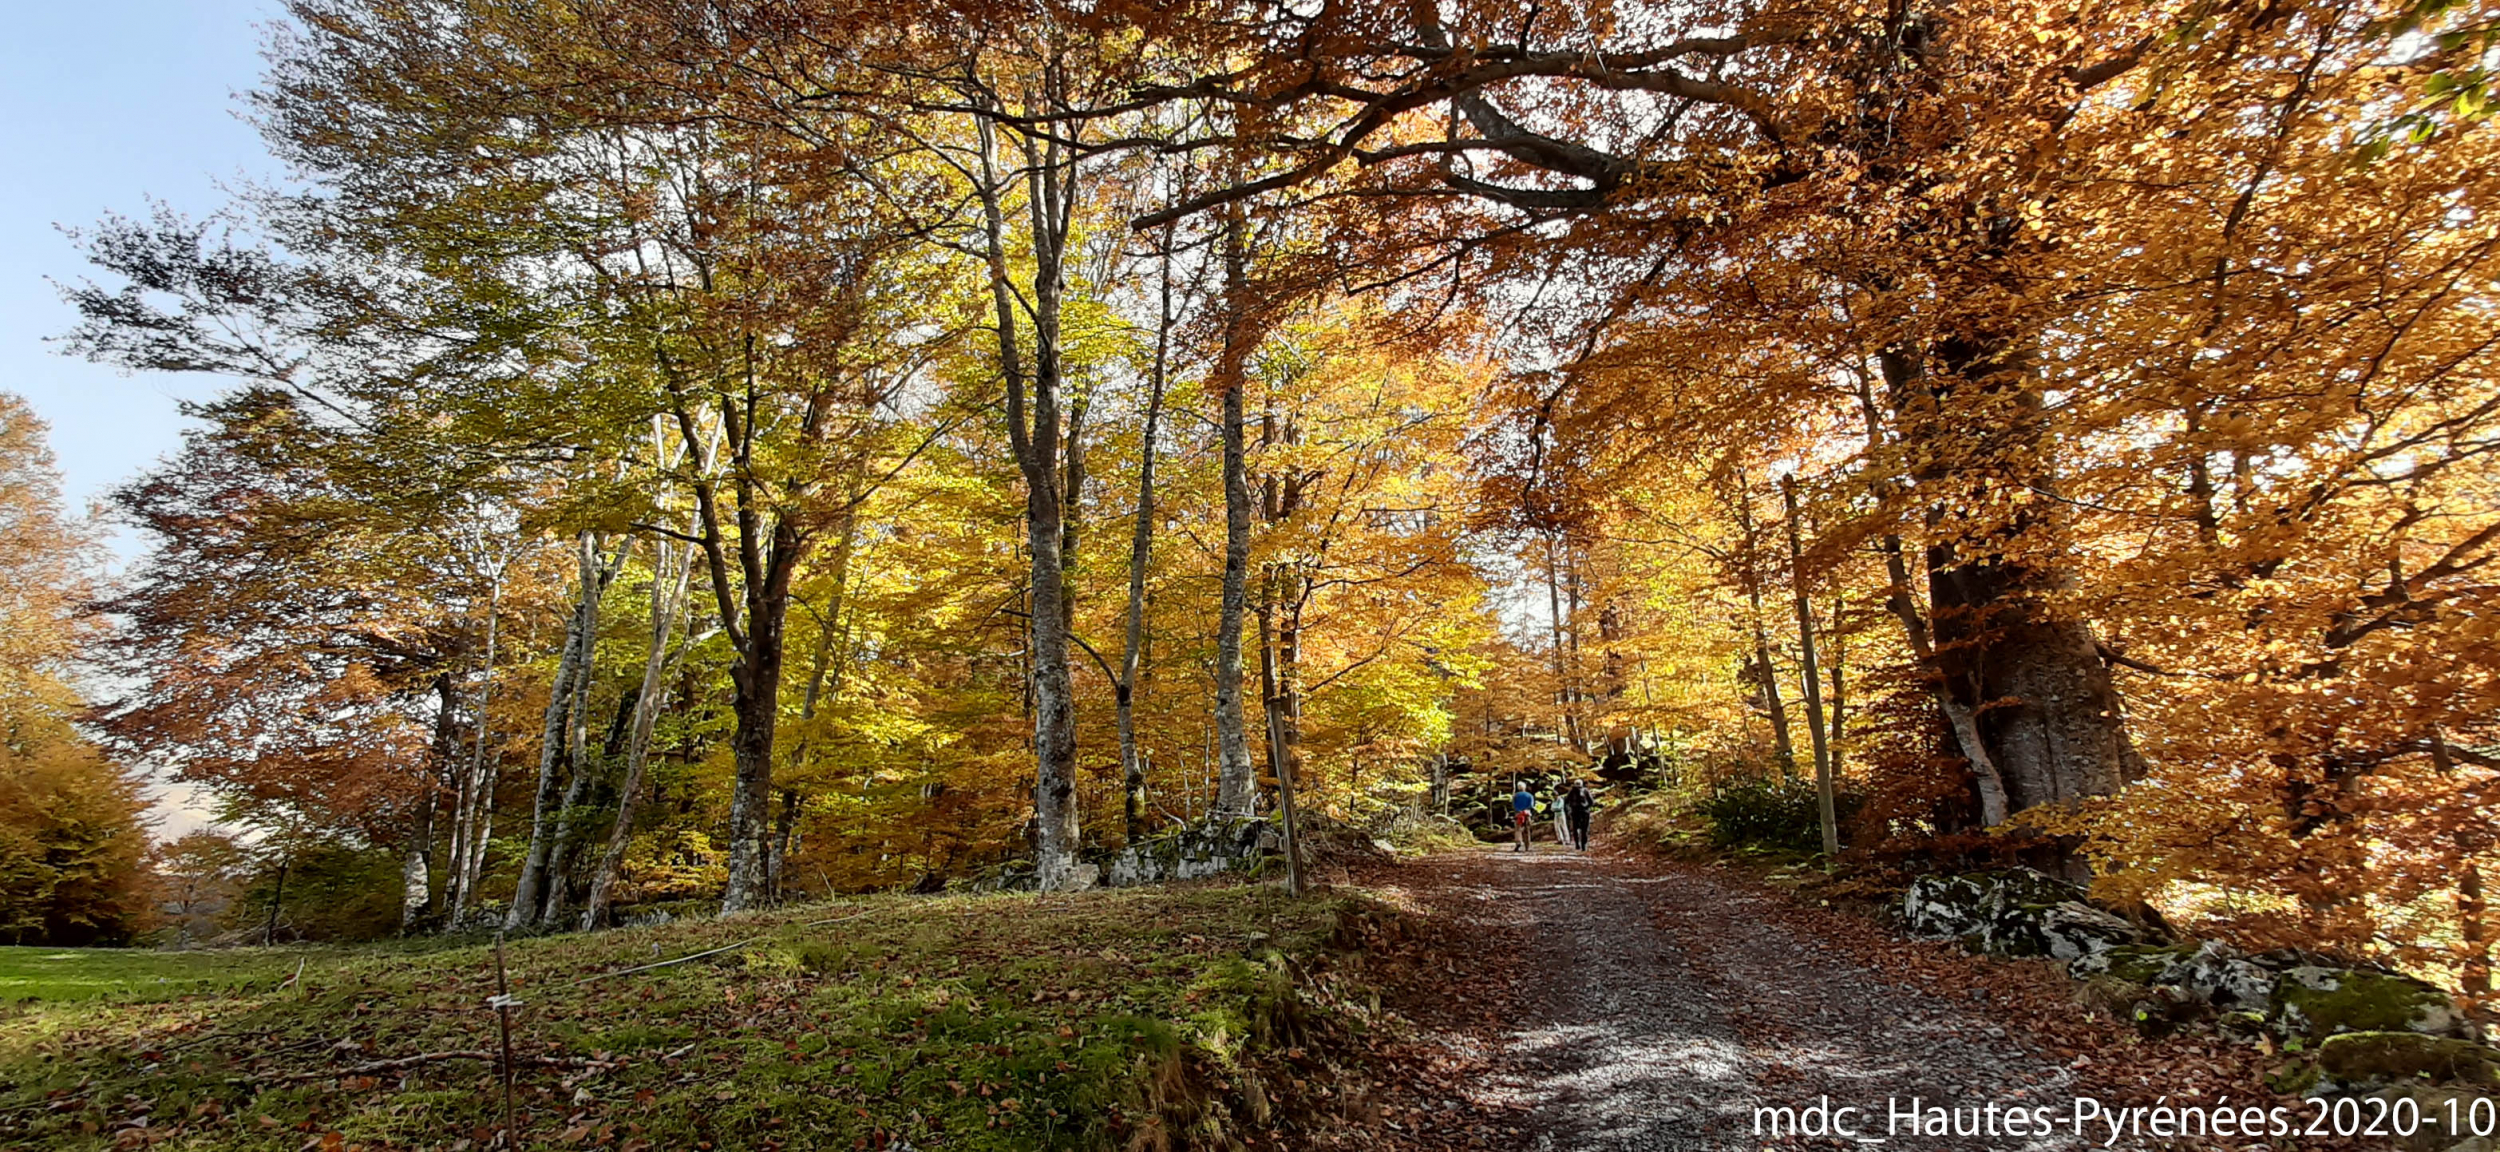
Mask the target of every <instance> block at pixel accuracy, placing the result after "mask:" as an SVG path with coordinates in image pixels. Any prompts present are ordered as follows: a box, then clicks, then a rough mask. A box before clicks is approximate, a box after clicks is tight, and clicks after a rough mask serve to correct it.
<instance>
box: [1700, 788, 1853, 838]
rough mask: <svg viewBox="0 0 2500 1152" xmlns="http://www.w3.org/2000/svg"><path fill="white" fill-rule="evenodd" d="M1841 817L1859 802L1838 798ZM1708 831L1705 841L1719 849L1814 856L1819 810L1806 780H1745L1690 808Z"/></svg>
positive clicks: (1713, 792) (1713, 791) (1843, 796)
mask: <svg viewBox="0 0 2500 1152" xmlns="http://www.w3.org/2000/svg"><path fill="white" fill-rule="evenodd" d="M1836 799H1837V802H1838V806H1839V809H1840V818H1841V820H1842V821H1844V822H1845V821H1847V820H1848V819H1849V816H1850V814H1851V813H1852V812H1853V811H1855V810H1856V808H1857V807H1858V805H1859V803H1860V798H1859V797H1858V796H1857V795H1856V794H1854V793H1849V792H1843V793H1841V794H1840V795H1839V796H1838V797H1837V798H1836ZM1694 810H1695V811H1696V812H1698V813H1699V814H1700V815H1701V818H1702V820H1703V821H1704V822H1705V823H1707V824H1708V825H1709V827H1710V839H1711V842H1712V843H1714V844H1717V845H1719V846H1720V847H1722V848H1741V847H1758V848H1784V849H1790V850H1794V851H1798V852H1813V851H1817V850H1819V849H1821V847H1822V845H1823V832H1822V810H1821V806H1820V804H1819V803H1818V801H1817V800H1816V798H1815V791H1814V784H1813V782H1811V781H1807V780H1771V779H1766V780H1745V781H1739V782H1736V783H1732V784H1721V785H1718V786H1717V787H1715V788H1712V789H1711V790H1710V792H1709V793H1708V794H1706V795H1704V796H1703V797H1702V798H1701V799H1700V801H1699V802H1698V803H1696V804H1695V805H1694Z"/></svg>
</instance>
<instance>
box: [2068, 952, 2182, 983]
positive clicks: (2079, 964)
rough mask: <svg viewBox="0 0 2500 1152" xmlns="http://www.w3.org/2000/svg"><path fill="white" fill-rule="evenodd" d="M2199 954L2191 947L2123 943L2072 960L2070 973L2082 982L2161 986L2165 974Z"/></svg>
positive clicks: (2069, 967) (2069, 965)
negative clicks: (2094, 978)
mask: <svg viewBox="0 0 2500 1152" xmlns="http://www.w3.org/2000/svg"><path fill="white" fill-rule="evenodd" d="M2195 955H2196V948H2195V947H2194V946H2193V945H2188V944H2121V945H2119V946H2117V947H2115V948H2109V949H2105V950H2103V951H2099V952H2093V953H2090V954H2088V955H2084V956H2079V957H2077V958H2075V959H2074V960H2071V961H2069V962H2068V963H2067V965H2066V974H2067V975H2069V976H2073V977H2076V978H2078V979H2081V978H2084V977H2090V976H2108V977H2112V978H2115V979H2118V980H2124V981H2126V982H2127V983H2129V984H2159V983H2165V982H2166V981H2164V979H2163V977H2164V974H2166V973H2168V972H2169V971H2170V970H2171V969H2172V968H2173V967H2175V966H2177V965H2180V964H2183V963H2186V962H2187V961H2188V960H2190V959H2193V958H2194V957H2195Z"/></svg>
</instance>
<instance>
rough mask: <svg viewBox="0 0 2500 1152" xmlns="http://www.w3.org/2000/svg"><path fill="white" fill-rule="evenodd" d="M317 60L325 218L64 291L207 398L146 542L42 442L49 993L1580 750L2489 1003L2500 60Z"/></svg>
mask: <svg viewBox="0 0 2500 1152" xmlns="http://www.w3.org/2000/svg"><path fill="white" fill-rule="evenodd" d="M285 9H286V15H285V17H284V19H283V20H281V21H280V22H278V23H276V24H274V25H272V26H271V28H270V29H269V31H268V32H267V44H266V72H265V74H264V76H263V77H262V78H261V80H260V82H259V84H258V85H257V86H256V87H254V88H252V89H251V90H250V91H249V92H248V93H246V94H245V95H244V96H243V97H242V98H241V99H242V100H243V101H244V104H245V112H246V114H247V115H248V117H249V118H250V120H251V122H252V123H253V124H254V126H255V127H256V128H257V129H258V131H259V132H260V133H261V135H262V137H263V138H264V139H265V141H266V144H267V147H268V149H269V151H270V154H271V155H272V156H273V157H274V158H275V159H276V160H277V161H278V162H279V163H280V164H281V165H282V166H283V170H284V172H285V173H286V176H285V178H284V179H282V180H278V181H274V182H272V183H269V184H267V185H262V186H250V187H242V188H238V189H237V190H236V191H235V194H234V199H233V202H232V204H231V205H230V207H228V208H227V209H226V210H225V211H224V212H223V213H221V214H218V215H215V216H210V217H190V216H185V215H182V214H178V213H176V212H174V211H172V210H170V209H156V210H150V209H148V208H146V207H145V206H144V204H145V202H144V201H139V202H138V204H139V206H137V207H134V208H133V210H132V211H130V212H129V213H128V214H127V215H122V216H113V217H108V218H105V219H102V220H100V221H86V222H77V221H73V222H68V223H70V224H72V225H74V226H75V227H74V235H75V239H76V241H77V243H78V245H79V247H80V248H81V250H82V251H83V252H84V254H85V255H86V257H87V258H88V260H89V264H88V265H87V266H86V267H84V268H74V267H65V268H62V269H60V270H59V272H58V280H59V283H60V284H61V285H62V291H63V292H64V294H65V295H66V296H67V298H68V299H69V301H70V302H71V303H72V304H73V305H74V306H75V309H76V316H77V317H78V322H77V324H76V327H75V328H74V329H73V330H70V331H67V332H64V333H62V334H61V337H60V341H59V348H60V350H61V351H63V352H65V353H67V354H70V355H75V356H80V357H86V358H90V359H93V360H96V361H100V362H103V363H106V364H109V365H113V366H116V367H119V368H123V369H127V370H129V371H131V372H134V373H158V372H175V373H192V374H205V375H206V376H208V377H211V378H214V379H215V380H217V381H218V382H219V385H220V387H221V389H222V390H221V392H220V393H219V394H218V398H216V399H214V400H211V401H206V402H201V403H196V404H194V405H192V406H191V407H190V409H189V410H188V413H187V414H188V416H189V417H190V418H191V422H190V425H189V427H190V429H191V430H190V431H189V432H188V434H187V436H186V439H185V441H184V443H183V445H182V447H181V448H180V450H179V451H178V452H176V453H175V454H173V455H171V456H169V457H168V458H166V459H164V460H163V461H162V462H161V463H160V464H159V466H157V467H156V468H154V469H153V470H152V471H150V472H148V473H146V474H145V475H143V476H140V477H138V478H136V479H134V480H131V481H130V482H128V483H127V484H125V485H124V486H122V487H120V488H119V489H118V490H116V491H114V492H113V493H112V495H111V496H110V499H109V501H107V506H106V507H105V508H103V509H102V510H101V511H100V513H99V514H100V515H101V516H103V517H104V518H105V524H94V523H90V522H89V521H87V520H85V519H83V518H81V517H79V516H77V515H75V514H74V513H73V512H72V510H70V509H67V508H66V507H64V505H63V502H62V500H61V498H60V496H59V494H58V490H57V482H56V480H55V479H54V478H53V476H52V473H51V472H50V465H49V461H48V457H47V456H46V454H45V450H44V448H43V443H42V435H43V430H42V424H41V421H40V420H39V419H38V418H37V416H36V414H35V413H34V412H33V411H32V410H31V409H29V408H27V407H26V406H25V405H24V404H22V403H12V404H11V405H10V406H8V407H6V408H5V409H0V438H4V439H5V440H6V441H7V443H6V444H5V446H4V448H0V458H4V460H0V534H4V535H5V537H6V541H7V543H6V545H5V547H4V548H0V588H5V595H4V596H0V612H5V613H6V616H7V625H6V627H5V628H0V635H4V636H5V637H6V639H5V640H0V664H5V666H6V668H5V670H6V672H7V677H6V681H7V682H6V685H5V690H4V691H0V710H5V712H6V715H7V720H8V726H7V730H8V732H9V733H10V737H9V739H8V741H7V742H6V746H5V748H0V940H13V941H15V942H21V943H35V942H46V941H49V942H54V943H68V944H85V943H128V942H136V941H160V942H161V941H167V940H174V939H180V940H182V941H186V942H206V941H211V940H223V941H225V942H228V943H266V942H277V941H284V940H302V939H314V940H357V939H374V938H380V937H385V936H395V935H400V934H409V935H427V934H436V933H448V934H459V933H468V932H479V931H489V932H491V931H492V930H495V929H502V930H505V931H507V932H510V933H526V932H537V931H544V932H555V931H563V932H574V931H592V930H597V929H600V928H603V927H605V926H608V925H613V924H618V923H626V922H642V921H647V920H649V919H651V918H653V917H655V916H665V915H676V916H688V915H704V916H708V915H711V914H714V913H720V912H737V911H741V910H749V909H761V908H767V907H771V906H775V905H781V904H787V903H793V902H799V901H807V900H816V899H821V898H827V897H834V896H844V895H850V894H858V893H867V892H878V891H902V890H912V891H920V892H936V891H941V890H945V889H948V888H949V887H950V886H952V887H954V888H957V889H961V888H964V887H967V886H976V887H990V888H996V887H1007V888H1016V887H1031V888H1038V889H1040V890H1043V891H1046V892H1062V891H1072V890H1077V889H1087V888H1093V887H1097V886H1101V885H1106V884H1109V883H1111V882H1113V879H1114V876H1113V873H1114V872H1115V871H1117V870H1118V868H1119V867H1120V865H1119V864H1118V860H1119V859H1120V856H1121V853H1122V852H1123V851H1124V850H1130V851H1129V856H1130V857H1131V859H1134V858H1136V857H1137V855H1138V853H1137V851H1135V850H1138V849H1140V848H1141V847H1142V846H1146V845H1150V844H1153V843H1156V842H1159V841H1161V840H1162V839H1165V838H1170V837H1175V836H1184V837H1185V836H1192V835H1202V834H1206V833H1207V832H1208V830H1211V829H1212V830H1221V829H1226V828H1239V827H1248V826H1253V825H1255V827H1256V828H1257V829H1258V830H1259V833H1258V834H1260V835H1273V836H1275V837H1277V838H1278V840H1277V842H1278V843H1281V844H1282V846H1283V857H1282V864H1281V866H1280V870H1279V871H1278V872H1277V873H1276V874H1275V875H1276V877H1277V879H1278V880H1279V881H1280V882H1282V883H1284V884H1287V885H1289V886H1290V887H1291V889H1292V890H1293V891H1296V892H1299V891H1300V890H1301V889H1302V888H1303V887H1304V886H1305V885H1306V883H1308V882H1310V881H1311V879H1312V875H1310V874H1313V873H1316V872H1317V871H1320V870H1321V869H1322V865H1321V864H1320V863H1318V862H1317V861H1319V860H1320V859H1321V858H1322V857H1325V856H1326V855H1327V845H1328V844H1330V843H1335V842H1344V841H1354V842H1362V843H1369V842H1371V841H1374V840H1378V841H1382V842H1384V843H1390V844H1401V843H1406V842H1408V841H1409V840H1411V839H1413V838H1416V837H1424V838H1427V839H1428V838H1430V837H1435V836H1438V837H1445V838H1455V839H1460V840H1474V839H1479V838H1481V839H1483V840H1486V841H1494V840H1500V841H1502V842H1504V843H1507V840H1508V837H1509V835H1510V800H1509V797H1510V795H1511V792H1512V791H1513V788H1514V786H1515V785H1520V784H1525V785H1527V786H1529V787H1530V788H1531V789H1532V790H1534V791H1536V792H1538V793H1539V794H1540V795H1542V794H1544V793H1545V792H1547V791H1549V790H1550V789H1551V787H1552V786H1553V785H1554V784H1556V783H1557V782H1560V781H1562V780H1564V779H1566V778H1577V779H1586V780H1589V781H1591V782H1593V783H1596V784H1598V785H1599V786H1600V789H1601V792H1602V796H1603V800H1602V806H1603V807H1604V808H1606V809H1609V810H1620V811H1624V812H1629V811H1631V810H1633V809H1635V808H1641V809H1643V810H1648V809H1649V808H1653V807H1654V808H1656V809H1657V810H1659V811H1665V812H1669V813H1682V814H1689V813H1693V812H1697V811H1702V810H1712V811H1725V810H1729V809H1730V808H1731V806H1733V807H1739V808H1741V807H1743V806H1744V805H1748V804H1751V805H1755V806H1757V807H1762V808H1765V809H1768V808H1778V809H1779V810H1780V811H1782V812H1793V813H1794V814H1795V819H1794V820H1793V821H1791V824H1792V825H1793V826H1794V829H1795V836H1794V837H1793V839H1795V840H1796V841H1797V842H1796V843H1794V844H1793V845H1791V847H1793V848H1795V850H1796V851H1798V852H1800V853H1802V854H1804V855H1806V856H1808V857H1811V858H1813V859H1815V860H1817V861H1819V862H1820V864H1822V865H1832V866H1837V867H1841V868H1845V869H1851V870H1860V871H1873V872H1882V871H1884V870H1895V871H1908V872H1917V871H1920V870H1924V869H1933V868H1964V867H1979V866H1987V865H1990V864H2010V863H2015V862H2021V863H2027V864H2030V865H2032V866H2034V867H2038V868H2041V869H2043V870H2046V871H2050V872H2053V873H2058V874H2061V875H2064V876H2067V877H2069V878H2073V879H2078V880H2085V879H2088V880H2090V881H2091V883H2092V884H2093V892H2094V895H2095V896H2096V897H2098V898H2100V899H2101V900H2103V901H2105V902H2110V903H2111V904H2112V905H2113V906H2124V905H2130V904H2132V905H2142V906H2146V907H2149V908H2152V909H2158V912H2159V915H2161V916H2163V917H2166V918H2167V921H2168V922H2169V923H2171V924H2174V925H2178V926H2180V927H2182V928H2192V929H2193V930H2194V931H2196V932H2198V933H2199V934H2202V935H2211V936H2216V937H2219V938H2226V939H2230V940H2233V941H2235V942H2238V943H2240V944H2241V945H2242V946H2245V947H2250V948H2264V947H2277V946H2286V945H2296V946H2300V947H2304V948H2317V949H2322V950H2327V951H2331V952H2335V953H2337V954H2341V955H2348V956H2353V957H2356V958H2366V959H2369V960H2373V961H2377V962H2381V963H2385V964H2389V965H2393V966H2395V967H2398V968H2401V969H2402V970H2404V971H2406V972H2409V973H2412V974H2415V975H2417V976H2420V977H2421V978H2423V979H2425V980H2429V981H2432V982H2434V983H2437V984H2440V985H2442V986H2444V987H2446V988H2448V989H2450V990H2452V991H2455V992H2457V993H2459V994H2461V995H2462V996H2464V997H2466V998H2468V999H2474V998H2479V997H2481V996H2483V995H2486V994H2487V993H2488V992H2489V991H2490V984H2491V971H2490V969H2491V952H2492V940H2491V936H2492V932H2493V930H2494V923H2493V916H2492V914H2491V912H2490V910H2489V908H2488V906H2487V904H2486V898H2485V893H2484V883H2485V877H2486V876H2487V875H2488V874H2489V873H2490V872H2491V871H2492V869H2493V868H2495V867H2496V866H2500V840H2495V838H2494V834H2493V818H2494V816H2495V815H2500V456H2496V455H2495V450H2496V449H2500V378H2496V374H2500V145H2496V144H2495V137H2494V135H2493V128H2492V127H2491V126H2490V125H2489V124H2487V123H2486V122H2485V121H2486V119H2487V114H2488V112H2489V110H2490V107H2491V101H2492V99H2493V96H2492V92H2491V88H2490V85H2491V75H2492V69H2493V68H2494V67H2495V66H2500V8H2495V7H2493V6H2491V5H2489V4H2483V3H2475V2H2470V0H2469V2H2461V3H2460V2H2452V0H2373V2H2368V3H2359V4H2351V3H2326V2H2320V0H2198V2H2194V3H2190V2H2185V0H2178V2H2171V0H2154V2H2146V3H2137V4H2122V5H2114V6H2113V5H2106V4H2100V5H2086V4H2079V3H2074V2H2073V0H1977V2H1973V3H1963V4H1956V5H1949V6H1946V5H1919V4H1907V3H1886V4H1861V3H1843V4H1816V3H1804V2H1793V3H1792V2H1787V0H1767V2H1766V0H1741V2H1730V3H1696V4H1657V3H1639V2H1631V0H1622V2H1611V3H1592V4H1586V5H1556V6H1546V5H1541V4H1529V5H1519V4H1503V3H1480V2H1477V0H1438V2H1432V3H1396V4H1390V3H1371V2H1367V0H1337V2H1328V3H1301V2H1296V3H1273V4H1271V3H1249V4H1242V3H1219V2H1197V0H1182V2H1177V3H1168V4H1139V3H1061V2H1055V0H1036V2H1032V3H993V2H989V0H939V2H937V3H933V4H889V3H885V2H884V0H751V2H750V0H741V2H719V0H561V2H537V0H530V2H521V0H419V2H413V3H379V2H368V0H292V2H290V3H288V4H286V5H285ZM133 195H134V197H135V196H136V195H137V190H133ZM106 525H110V526H114V527H116V528H117V529H118V530H123V531H127V532H129V533H131V534H132V535H133V538H134V539H136V540H138V541H139V542H140V545H141V548H142V551H141V552H140V554H139V555H138V557H137V559H135V560H134V561H132V562H131V563H130V564H128V565H127V566H125V567H124V568H123V569H122V570H120V571H117V572H111V573H108V572H107V571H106V569H105V566H104V564H103V563H102V560H101V559H100V556H99V548H100V545H99V544H98V543H97V541H98V540H99V538H100V537H99V533H100V532H101V531H103V530H104V528H105V526H106ZM147 780H160V781H162V780H179V781H183V782H187V783H189V784H193V785H197V786H198V787H199V789H200V791H199V792H198V793H197V794H198V795H200V796H203V797H206V798H207V799H206V800H205V801H204V802H206V803H211V804H213V806H214V808H215V811H214V816H215V819H216V821H217V823H216V827H215V830H213V831H206V832H199V833H194V834H192V835H191V836H188V837H185V838H182V839H179V840H174V841H171V842H168V843H160V844H156V845H154V846H152V847H151V846H150V845H149V844H148V843H147V836H146V834H145V833H144V832H143V831H142V829H141V827H140V823H141V820H142V816H143V812H144V808H145V805H144V803H143V801H142V799H141V787H142V784H143V782H144V781H147ZM1714 806H1715V807H1714ZM1677 818H1685V817H1677ZM1691 818H1692V819H1699V818H1698V817H1691ZM1765 818H1766V819H1767V818H1768V817H1765ZM1605 828H1606V825H1603V824H1601V825H1600V832H1601V835H1602V834H1604V832H1605ZM212 889H213V890H215V892H216V893H218V895H216V897H215V899H213V900H210V899H204V898H203V894H204V893H206V892H208V891H210V890H212ZM195 903H198V904H200V907H198V908H195V907H194V904H195Z"/></svg>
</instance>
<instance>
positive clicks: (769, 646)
mask: <svg viewBox="0 0 2500 1152" xmlns="http://www.w3.org/2000/svg"><path fill="white" fill-rule="evenodd" d="M775 537H776V540H775V546H774V551H775V552H777V553H778V552H781V551H783V550H784V548H785V546H786V548H787V549H789V550H790V551H795V550H796V548H797V546H798V541H797V539H796V533H795V532H792V531H790V530H789V529H788V528H786V527H784V528H777V529H776V530H775ZM789 580H790V574H789V572H788V571H787V570H786V569H784V570H783V571H781V572H780V574H779V580H778V581H777V582H776V583H775V584H773V585H768V586H767V587H765V588H763V589H750V590H749V592H748V594H747V597H746V601H747V611H746V615H747V635H746V644H745V645H744V647H745V649H746V650H745V651H744V652H742V653H740V655H739V657H738V662H737V664H736V665H735V666H733V668H732V669H731V676H730V681H731V684H732V685H733V687H734V691H733V693H732V697H731V710H732V712H733V714H734V715H735V716H736V718H737V730H736V731H735V732H734V733H733V734H732V735H731V737H730V752H731V756H732V759H733V760H734V761H735V763H736V766H737V781H736V784H735V785H734V786H733V790H732V791H731V792H730V797H729V885H728V887H727V889H726V890H725V891H723V892H722V893H721V911H722V912H724V913H728V912H742V911H745V910H746V909H748V908H752V907H754V906H756V905H757V904H759V903H761V902H762V900H763V897H764V881H765V877H764V864H765V860H764V854H765V851H766V842H765V834H766V832H765V830H766V828H768V827H769V823H768V821H767V820H766V814H767V813H769V812H770V811H771V807H772V795H773V737H774V733H775V731H776V729H777V728H778V727H779V725H780V722H781V672H782V657H783V651H782V642H783V639H784V633H783V629H784V626H785V625H786V624H787V623H788V622H789V615H790V591H789Z"/></svg>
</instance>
